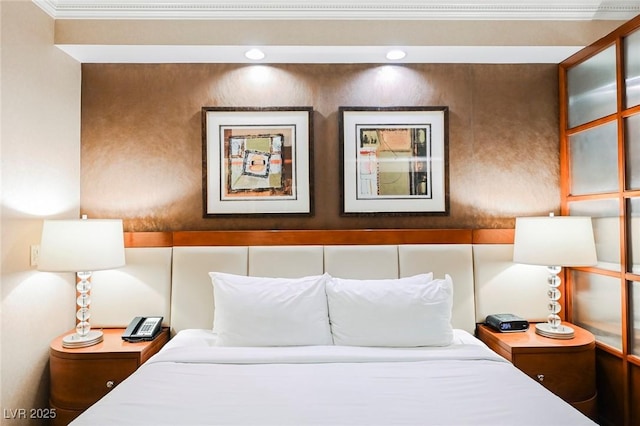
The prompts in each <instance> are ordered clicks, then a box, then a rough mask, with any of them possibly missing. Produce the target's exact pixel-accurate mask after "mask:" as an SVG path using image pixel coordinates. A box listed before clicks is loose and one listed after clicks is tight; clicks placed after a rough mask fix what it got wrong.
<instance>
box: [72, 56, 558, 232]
mask: <svg viewBox="0 0 640 426" xmlns="http://www.w3.org/2000/svg"><path fill="white" fill-rule="evenodd" d="M425 105H446V106H448V107H449V162H450V169H449V175H450V205H451V208H450V214H449V215H448V216H446V217H434V216H413V217H406V216H405V217H341V216H340V214H339V213H340V185H339V163H338V161H339V157H338V151H339V141H338V108H339V107H340V106H425ZM557 105H558V89H557V66H556V65H552V64H537V65H533V64H531V65H526V64H525V65H480V64H417V65H406V66H390V65H366V64H364V65H363V64H339V65H309V64H289V65H274V66H265V65H258V66H255V65H253V66H251V65H250V66H245V65H233V64H160V65H154V64H135V65H132V64H84V65H83V86H82V179H81V182H82V191H81V193H82V198H81V209H82V212H83V213H87V214H89V216H90V217H122V218H124V219H125V228H126V229H127V230H136V231H153V230H201V229H278V228H279V229H344V228H507V227H512V226H513V218H514V217H515V216H517V215H531V214H547V213H548V212H549V211H557V210H558V209H559V204H560V202H559V198H560V191H559V175H558V173H559V172H558V170H559V142H558V106H557ZM202 106H237V107H241V106H245V107H246V106H313V107H314V110H315V113H314V156H315V159H314V162H313V168H314V188H315V215H314V216H313V217H307V218H305V217H302V218H300V217H267V218H251V217H241V218H238V217H233V218H228V217H224V218H209V219H203V218H202V211H203V208H202V166H201V162H202V133H201V115H200V110H201V107H202Z"/></svg>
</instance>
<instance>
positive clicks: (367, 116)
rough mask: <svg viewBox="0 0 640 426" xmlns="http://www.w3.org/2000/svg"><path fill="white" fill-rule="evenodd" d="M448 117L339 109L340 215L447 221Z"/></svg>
mask: <svg viewBox="0 0 640 426" xmlns="http://www.w3.org/2000/svg"><path fill="white" fill-rule="evenodd" d="M448 114H449V108H448V107H446V106H425V107H340V108H339V129H340V169H341V170H340V176H341V182H340V186H341V215H343V216H348V215H379V214H384V215H448V214H449V157H448V155H449V154H448V151H449V140H448V139H449V132H448V121H449V120H448Z"/></svg>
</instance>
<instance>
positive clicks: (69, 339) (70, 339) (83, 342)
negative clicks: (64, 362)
mask: <svg viewBox="0 0 640 426" xmlns="http://www.w3.org/2000/svg"><path fill="white" fill-rule="evenodd" d="M102 339H103V334H102V331H99V330H91V331H90V332H89V333H88V334H87V335H86V336H81V335H79V334H78V333H74V334H69V335H68V336H64V337H63V338H62V347H63V348H84V347H87V346H93V345H95V344H97V343H100V342H102Z"/></svg>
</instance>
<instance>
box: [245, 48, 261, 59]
mask: <svg viewBox="0 0 640 426" xmlns="http://www.w3.org/2000/svg"><path fill="white" fill-rule="evenodd" d="M244 56H246V57H247V58H248V59H251V60H254V61H259V60H260V59H264V52H263V51H262V50H260V49H256V48H254V49H249V50H247V51H246V52H245V53H244Z"/></svg>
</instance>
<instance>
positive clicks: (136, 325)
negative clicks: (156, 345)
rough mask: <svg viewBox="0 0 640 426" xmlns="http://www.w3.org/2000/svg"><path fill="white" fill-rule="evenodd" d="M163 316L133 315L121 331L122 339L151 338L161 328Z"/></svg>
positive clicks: (133, 340) (144, 339) (137, 340)
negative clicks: (122, 331) (125, 327)
mask: <svg viewBox="0 0 640 426" xmlns="http://www.w3.org/2000/svg"><path fill="white" fill-rule="evenodd" d="M162 319H163V317H135V318H134V319H133V320H132V321H131V323H130V324H129V326H128V327H127V329H126V330H125V331H124V333H122V340H126V341H127V342H142V341H146V340H153V339H155V338H156V336H157V335H158V334H159V333H160V331H161V330H162Z"/></svg>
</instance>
